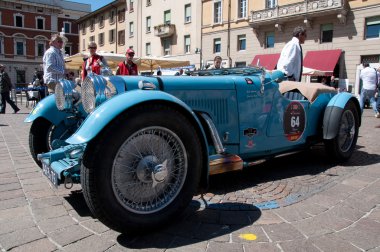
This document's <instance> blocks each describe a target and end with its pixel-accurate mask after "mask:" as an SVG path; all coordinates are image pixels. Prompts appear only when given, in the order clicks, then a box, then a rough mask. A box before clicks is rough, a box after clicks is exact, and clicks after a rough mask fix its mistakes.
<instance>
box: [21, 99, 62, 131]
mask: <svg viewBox="0 0 380 252" xmlns="http://www.w3.org/2000/svg"><path fill="white" fill-rule="evenodd" d="M67 116H68V113H67V112H65V111H60V110H58V109H57V106H56V105H55V95H49V96H48V97H46V98H45V99H43V100H41V101H40V102H38V103H37V105H36V106H35V107H34V108H33V110H32V111H31V112H30V114H29V115H28V117H27V118H25V120H24V122H33V121H34V120H36V119H37V118H39V117H42V118H45V119H47V120H48V121H50V122H51V123H52V124H54V125H58V124H59V123H60V122H62V121H63V120H65V119H66V118H67Z"/></svg>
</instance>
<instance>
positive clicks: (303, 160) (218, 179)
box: [208, 146, 380, 195]
mask: <svg viewBox="0 0 380 252" xmlns="http://www.w3.org/2000/svg"><path fill="white" fill-rule="evenodd" d="M362 148H363V147H362V146H357V149H356V150H355V151H354V153H353V155H352V157H351V158H350V159H349V160H348V161H346V162H343V163H337V162H336V161H333V160H331V159H330V158H329V157H328V156H327V154H326V152H325V150H324V148H323V146H321V147H320V146H315V147H314V148H313V149H311V150H305V151H303V152H300V153H297V154H292V155H288V156H283V157H279V158H274V159H271V160H268V161H266V162H264V163H262V164H259V165H255V166H252V167H247V168H244V169H243V170H242V171H238V172H230V173H224V174H219V175H214V176H211V177H210V180H209V182H210V183H209V188H208V192H209V193H212V194H216V195H218V194H226V193H230V192H235V191H239V190H244V189H247V188H252V187H255V186H257V185H260V184H263V183H266V182H274V181H281V180H286V179H291V178H295V177H297V178H299V177H302V176H318V175H323V176H329V177H335V176H340V175H338V174H337V173H336V171H335V169H334V171H331V169H332V168H337V167H341V168H342V169H345V168H350V169H351V170H352V171H354V170H356V169H360V168H361V167H364V166H368V165H371V164H376V163H379V162H380V155H378V154H370V153H367V152H365V151H362V150H360V149H362ZM348 172H350V171H349V170H347V171H346V172H345V173H348Z"/></svg>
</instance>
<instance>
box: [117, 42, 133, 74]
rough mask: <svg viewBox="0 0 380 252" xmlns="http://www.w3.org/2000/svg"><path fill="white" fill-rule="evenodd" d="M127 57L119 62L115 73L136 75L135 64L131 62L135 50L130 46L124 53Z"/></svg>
mask: <svg viewBox="0 0 380 252" xmlns="http://www.w3.org/2000/svg"><path fill="white" fill-rule="evenodd" d="M125 56H126V57H127V59H126V60H124V61H123V62H120V63H119V64H118V66H117V69H116V75H137V73H138V71H137V65H136V64H135V63H133V57H134V56H135V51H133V49H132V48H128V50H127V52H126V53H125Z"/></svg>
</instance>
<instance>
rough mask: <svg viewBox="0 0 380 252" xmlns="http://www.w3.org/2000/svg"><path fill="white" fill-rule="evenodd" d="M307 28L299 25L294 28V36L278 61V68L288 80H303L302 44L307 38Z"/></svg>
mask: <svg viewBox="0 0 380 252" xmlns="http://www.w3.org/2000/svg"><path fill="white" fill-rule="evenodd" d="M306 37H307V35H306V29H305V28H303V27H302V26H297V27H296V28H294V30H293V38H292V40H290V41H289V42H288V43H287V44H286V45H285V47H284V48H283V49H282V51H281V55H280V59H279V60H278V62H277V70H281V71H283V72H284V74H285V75H286V76H287V77H288V80H292V81H301V76H302V67H303V55H302V47H301V44H303V43H305V40H306Z"/></svg>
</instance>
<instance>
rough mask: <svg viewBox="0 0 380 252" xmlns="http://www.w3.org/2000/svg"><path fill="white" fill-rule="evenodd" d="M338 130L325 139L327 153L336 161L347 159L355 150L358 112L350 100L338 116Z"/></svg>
mask: <svg viewBox="0 0 380 252" xmlns="http://www.w3.org/2000/svg"><path fill="white" fill-rule="evenodd" d="M336 120H339V123H338V132H337V135H336V136H335V137H334V138H333V139H329V140H325V146H326V151H327V154H328V155H329V156H330V157H332V158H333V159H336V160H338V161H345V160H347V159H349V158H350V157H351V155H352V153H353V151H354V150H355V146H356V142H357V139H358V133H359V112H358V110H357V108H356V107H355V105H354V103H353V102H352V101H349V102H348V103H347V104H346V106H345V107H344V109H343V111H342V114H341V116H340V117H339V118H336Z"/></svg>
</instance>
